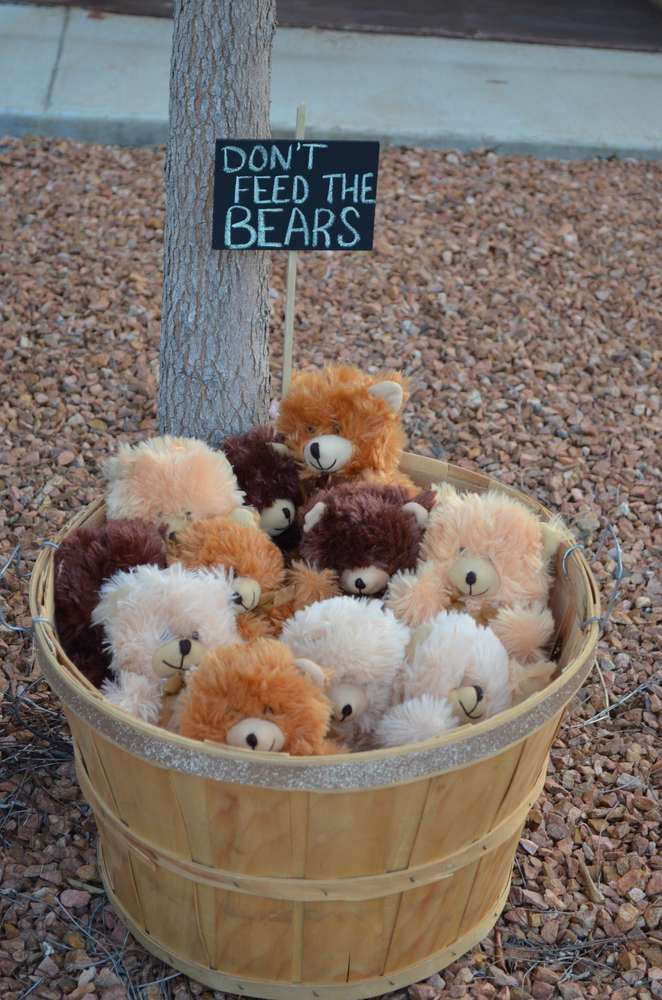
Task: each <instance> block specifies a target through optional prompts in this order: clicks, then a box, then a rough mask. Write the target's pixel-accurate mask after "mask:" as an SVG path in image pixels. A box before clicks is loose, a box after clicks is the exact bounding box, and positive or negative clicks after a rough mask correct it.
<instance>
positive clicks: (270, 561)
mask: <svg viewBox="0 0 662 1000" xmlns="http://www.w3.org/2000/svg"><path fill="white" fill-rule="evenodd" d="M168 561H169V562H170V563H172V562H181V564H182V565H183V566H186V567H187V568H189V569H199V568H207V569H213V568H214V567H217V566H223V567H225V568H226V569H227V570H231V571H232V573H233V574H234V576H233V588H234V599H235V602H236V604H237V609H238V611H239V612H240V613H241V612H244V611H252V610H253V609H254V608H255V607H257V604H258V603H259V601H260V597H261V596H262V594H263V593H268V592H272V591H274V590H277V589H278V588H279V587H281V586H282V584H283V580H284V576H285V564H284V561H283V556H282V554H281V551H280V549H279V548H278V547H277V546H276V545H274V543H273V542H272V541H271V539H270V538H269V537H268V536H267V535H266V534H265V533H264V532H263V531H261V530H260V529H259V528H256V527H248V526H247V525H243V524H238V523H237V522H236V521H234V520H233V519H232V518H228V517H212V518H208V519H207V520H204V521H197V522H195V523H193V524H191V525H189V526H188V528H186V529H185V530H184V531H181V532H178V533H177V536H176V538H175V539H173V540H172V541H170V542H169V543H168Z"/></svg>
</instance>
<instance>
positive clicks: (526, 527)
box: [386, 484, 563, 697]
mask: <svg viewBox="0 0 662 1000" xmlns="http://www.w3.org/2000/svg"><path fill="white" fill-rule="evenodd" d="M437 492H438V499H437V503H436V504H435V506H434V508H433V510H432V513H431V516H430V522H429V525H428V529H427V532H426V535H425V538H424V540H423V545H422V548H421V559H420V561H419V565H418V567H417V569H416V571H415V572H413V573H412V572H409V573H400V574H398V575H396V576H395V577H393V579H392V580H391V583H390V586H389V590H388V592H387V596H386V605H387V606H388V607H390V608H391V609H392V610H393V611H394V612H395V614H396V615H397V616H398V617H399V618H400V619H401V620H402V621H405V622H407V624H408V625H413V626H417V625H421V624H422V623H423V622H426V621H429V620H430V619H431V618H433V617H434V616H435V615H437V614H438V613H439V612H440V611H445V610H458V611H466V612H468V613H469V614H470V615H471V616H472V617H473V618H474V619H475V620H476V621H477V622H479V623H480V624H482V625H488V624H489V626H490V627H491V629H492V630H493V631H494V632H495V634H496V635H497V636H498V638H499V639H500V640H501V642H502V643H503V645H504V646H505V648H506V650H507V651H508V654H509V655H510V656H511V657H514V658H515V659H516V660H517V661H518V662H519V663H520V664H521V665H522V666H525V667H527V671H523V672H522V674H521V679H520V690H519V692H516V695H517V694H518V693H519V697H523V696H525V695H526V694H529V693H531V691H532V690H536V689H537V688H539V687H540V686H542V685H544V684H545V683H546V682H547V680H548V679H549V677H550V676H551V673H552V671H553V666H554V665H553V664H548V662H547V657H546V647H548V645H549V643H550V641H551V638H552V635H553V631H554V619H553V617H552V613H551V611H550V609H549V607H548V599H549V591H550V586H551V582H552V576H551V572H550V563H551V559H552V556H553V555H554V554H555V552H556V550H557V548H558V546H559V543H560V541H561V540H562V538H563V530H562V527H561V525H560V523H557V522H549V523H548V522H544V521H542V520H541V518H539V517H538V516H536V514H535V513H533V511H531V510H529V509H528V508H527V507H525V506H524V504H522V503H520V502H519V501H518V500H515V499H513V498H512V497H509V496H508V495H507V494H505V493H502V492H499V491H497V490H489V491H488V492H486V493H465V494H460V493H458V492H457V491H456V490H455V489H454V488H453V487H452V486H450V485H448V484H444V485H443V486H441V487H438V488H437ZM527 676H528V678H529V680H530V682H531V683H530V684H529V683H528V682H527Z"/></svg>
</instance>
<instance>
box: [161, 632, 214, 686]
mask: <svg viewBox="0 0 662 1000" xmlns="http://www.w3.org/2000/svg"><path fill="white" fill-rule="evenodd" d="M206 655H207V648H206V646H204V645H203V644H202V643H201V642H198V641H197V640H196V639H172V640H171V641H170V642H165V643H163V645H162V646H159V647H158V648H157V649H155V650H154V654H153V656H152V667H153V669H154V672H155V674H156V676H157V677H161V678H162V679H165V680H168V679H172V678H173V677H176V676H178V675H179V676H180V677H183V675H184V672H185V671H187V670H191V669H192V668H193V667H198V666H199V665H200V664H201V663H202V661H203V659H204V658H205V656H206Z"/></svg>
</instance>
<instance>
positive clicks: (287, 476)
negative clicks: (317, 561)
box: [222, 426, 303, 551]
mask: <svg viewBox="0 0 662 1000" xmlns="http://www.w3.org/2000/svg"><path fill="white" fill-rule="evenodd" d="M222 449H223V451H224V452H225V455H226V458H227V459H228V461H229V462H230V465H231V466H232V468H233V470H234V474H235V476H236V477H237V482H238V483H239V488H240V489H242V490H243V491H244V493H245V494H246V500H245V502H246V504H248V505H249V506H251V507H255V508H256V510H257V511H259V514H260V527H261V528H262V530H263V531H266V532H267V534H268V535H270V537H271V538H272V539H273V541H274V542H275V543H276V545H278V547H279V548H280V549H282V550H283V551H288V550H290V549H293V548H295V547H296V545H297V544H298V542H299V537H300V531H299V527H298V524H297V518H296V511H297V508H298V507H299V506H300V505H301V503H302V500H303V497H302V493H301V487H300V485H299V473H298V471H297V465H296V462H295V461H294V459H293V458H292V456H291V455H290V454H289V453H288V451H287V448H286V447H285V445H284V444H283V435H282V434H279V433H278V432H277V431H276V430H275V429H274V428H273V427H269V426H263V427H254V428H253V430H250V431H246V433H245V434H235V435H234V436H233V437H229V438H227V439H226V440H225V441H224V442H223V445H222Z"/></svg>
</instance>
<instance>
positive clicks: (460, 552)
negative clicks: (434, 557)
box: [457, 548, 467, 556]
mask: <svg viewBox="0 0 662 1000" xmlns="http://www.w3.org/2000/svg"><path fill="white" fill-rule="evenodd" d="M466 551H467V550H466V549H464V548H460V549H458V552H457V554H458V555H459V556H463V555H464V553H465V552H466Z"/></svg>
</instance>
